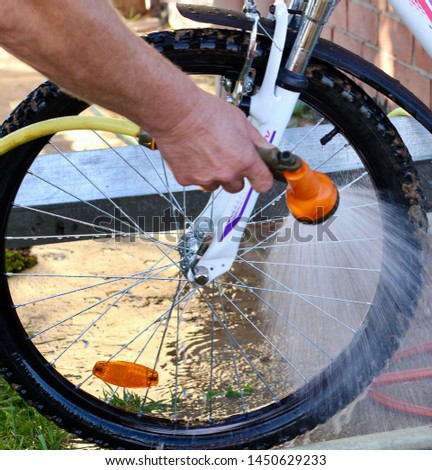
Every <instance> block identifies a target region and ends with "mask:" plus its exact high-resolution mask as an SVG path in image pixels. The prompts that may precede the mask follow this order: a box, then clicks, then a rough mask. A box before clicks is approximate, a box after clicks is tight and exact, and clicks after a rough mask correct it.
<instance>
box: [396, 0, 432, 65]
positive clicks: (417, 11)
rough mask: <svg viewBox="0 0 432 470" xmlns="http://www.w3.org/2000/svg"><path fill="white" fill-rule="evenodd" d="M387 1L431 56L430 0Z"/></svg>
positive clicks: (431, 13) (431, 26) (431, 18)
mask: <svg viewBox="0 0 432 470" xmlns="http://www.w3.org/2000/svg"><path fill="white" fill-rule="evenodd" d="M389 3H390V5H391V6H392V7H393V8H394V9H395V10H396V12H397V13H398V15H399V16H400V18H401V20H402V21H403V22H404V23H405V25H406V26H407V27H408V29H409V30H410V31H411V32H412V34H413V35H414V36H415V37H416V38H417V39H418V41H419V42H420V44H421V45H422V46H423V48H424V50H425V51H426V52H427V53H428V55H429V56H430V57H432V1H431V0H389Z"/></svg>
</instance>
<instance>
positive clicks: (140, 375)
mask: <svg viewBox="0 0 432 470" xmlns="http://www.w3.org/2000/svg"><path fill="white" fill-rule="evenodd" d="M93 374H94V375H95V376H96V377H98V378H99V379H102V380H103V381H105V382H108V383H109V384H111V385H117V386H119V387H125V388H147V387H154V386H155V385H157V384H158V377H159V375H158V373H157V372H156V371H155V370H153V369H150V367H146V366H142V365H140V364H135V363H133V362H125V361H110V362H105V361H100V362H96V364H95V366H94V367H93Z"/></svg>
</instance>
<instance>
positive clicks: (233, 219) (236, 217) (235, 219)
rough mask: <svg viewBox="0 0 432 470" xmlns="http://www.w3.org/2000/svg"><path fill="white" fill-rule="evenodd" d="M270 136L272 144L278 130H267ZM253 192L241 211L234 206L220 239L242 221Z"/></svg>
mask: <svg viewBox="0 0 432 470" xmlns="http://www.w3.org/2000/svg"><path fill="white" fill-rule="evenodd" d="M268 137H270V138H269V139H268V141H269V142H270V143H271V144H272V143H273V141H274V139H275V137H276V131H273V133H270V131H267V134H266V136H265V138H268ZM252 192H253V188H250V189H249V192H248V194H247V196H246V200H245V202H244V203H243V206H242V207H241V209H240V211H237V210H235V209H236V208H234V211H233V213H232V214H231V216H230V219H229V221H228V223H227V224H226V226H225V228H224V231H223V233H222V236H221V238H220V240H219V241H220V242H221V241H223V240H225V238H226V237H227V236H228V235H229V234H230V233H231V232H232V231H233V230H234V227H235V226H236V225H237V224H238V223H239V222H240V220H241V218H242V217H243V214H244V212H245V210H246V207H247V205H248V202H249V200H250V197H251V195H252Z"/></svg>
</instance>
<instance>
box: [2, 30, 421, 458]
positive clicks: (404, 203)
mask: <svg viewBox="0 0 432 470" xmlns="http://www.w3.org/2000/svg"><path fill="white" fill-rule="evenodd" d="M150 41H151V42H153V43H154V44H155V46H156V47H157V48H158V49H159V50H160V51H161V52H162V53H164V54H165V55H166V56H167V57H168V58H169V59H170V60H172V61H173V62H175V63H176V64H178V65H179V66H181V67H182V68H183V69H184V70H185V71H186V72H188V73H191V74H197V75H199V76H198V77H197V79H200V80H201V82H202V83H203V84H204V85H205V86H206V87H208V88H211V87H213V88H214V89H218V87H219V82H220V77H223V78H224V80H222V81H223V83H224V84H226V83H228V80H233V79H235V78H236V76H237V75H238V73H239V71H240V68H241V65H242V60H243V57H244V47H245V46H244V44H245V40H244V35H243V33H239V32H233V31H223V32H222V31H213V30H204V31H192V30H189V31H187V32H186V31H185V32H184V33H183V34H181V33H178V32H177V33H176V34H174V33H157V34H155V35H154V36H151V37H150ZM262 41H263V42H262V43H260V49H259V52H260V56H259V57H258V58H257V59H256V61H255V63H254V65H255V66H256V68H257V83H258V84H259V81H260V79H261V78H262V71H263V69H264V65H265V61H266V58H267V55H268V44H267V43H266V41H265V40H262ZM307 76H308V78H309V81H310V86H309V88H308V89H307V90H306V91H305V92H304V93H303V94H302V97H301V100H302V107H301V115H300V116H299V115H296V116H295V118H296V119H297V121H296V123H295V124H296V125H297V124H298V123H299V122H300V123H301V124H302V125H303V127H300V128H297V127H295V128H290V129H288V130H287V133H286V145H287V147H288V148H290V149H295V152H296V153H297V154H299V155H300V156H302V157H304V158H305V159H306V160H307V161H308V162H309V163H310V164H311V166H312V167H315V168H319V170H320V171H323V172H327V173H329V174H331V176H332V178H333V179H334V181H335V182H336V183H337V184H338V186H339V192H340V196H341V203H340V207H339V210H338V212H337V213H336V215H335V216H334V217H333V218H332V219H330V220H329V221H328V222H327V223H326V224H324V225H321V226H314V227H310V226H304V225H299V224H297V223H295V222H294V221H293V219H292V217H290V214H289V213H288V210H287V208H286V206H285V203H284V198H283V195H284V190H285V188H284V186H283V185H282V184H280V183H275V185H274V188H273V190H272V191H271V192H270V193H269V194H266V195H263V196H261V198H260V200H259V202H258V204H257V206H256V209H255V211H254V213H253V216H252V218H251V220H250V223H249V225H248V228H247V231H246V233H245V236H244V237H243V239H242V243H241V245H240V250H239V253H238V256H237V258H236V260H235V263H234V265H233V268H232V269H231V270H230V271H229V272H228V273H226V274H225V275H223V276H222V277H220V278H218V279H217V280H216V281H215V282H213V283H211V284H210V285H208V286H206V287H204V288H203V287H200V286H197V285H194V284H191V283H190V282H188V281H187V279H186V276H185V273H184V268H183V265H182V261H183V260H184V259H185V258H186V257H187V255H188V252H187V251H185V249H184V246H185V244H186V241H185V233H186V230H187V227H188V224H189V223H190V222H191V221H192V220H193V219H194V217H196V215H197V214H199V212H200V210H201V209H202V208H203V207H204V205H205V204H207V203H209V204H212V203H213V202H214V200H215V199H217V194H215V195H212V196H208V195H205V194H203V193H200V192H198V191H194V190H193V188H183V187H180V186H179V185H178V184H177V183H176V182H175V180H174V179H173V178H172V176H171V175H170V173H169V170H168V168H167V167H166V166H165V165H164V163H163V160H162V159H161V157H160V155H159V154H157V152H149V151H147V150H145V149H143V148H141V147H139V146H136V145H133V146H131V145H129V143H130V142H129V141H127V140H125V139H124V138H123V137H122V136H121V135H120V136H115V135H114V136H113V135H108V134H105V133H98V132H92V131H85V132H83V131H80V132H79V133H74V132H73V133H66V134H57V135H55V136H54V137H53V138H52V139H50V140H49V141H48V140H47V139H39V140H37V141H33V142H28V143H26V144H25V145H22V146H20V147H19V148H17V149H15V150H13V151H11V152H9V153H8V154H6V155H4V156H3V157H2V158H1V159H0V174H1V185H0V187H1V190H0V203H1V205H2V207H3V208H4V209H3V211H2V217H1V225H0V233H1V237H0V238H1V240H2V250H1V258H2V259H1V263H2V264H1V265H2V267H3V274H2V277H1V286H0V289H1V291H0V292H1V308H0V351H1V357H2V363H3V372H4V375H5V377H6V378H7V380H8V381H9V382H10V383H12V384H13V385H14V387H15V388H16V389H17V390H18V392H19V393H21V395H22V396H23V397H24V398H26V399H28V400H29V401H31V403H32V404H33V405H34V406H36V407H37V409H39V410H40V411H41V412H42V413H44V414H45V415H47V416H48V417H50V418H51V419H53V420H54V421H55V422H56V423H58V424H59V425H60V426H62V427H64V428H66V429H68V430H70V431H72V432H74V433H76V434H77V435H79V436H81V437H83V438H85V439H87V440H92V441H94V442H96V443H97V444H98V445H101V446H111V447H118V448H135V449H139V448H165V449H218V448H245V447H250V448H265V447H270V446H272V445H275V444H276V443H278V442H280V441H283V440H287V439H290V438H293V437H295V436H296V435H298V434H300V433H302V432H305V431H306V430H308V429H311V428H313V427H314V426H316V425H317V424H319V423H322V422H324V421H325V420H326V419H328V418H329V417H330V416H332V415H333V414H335V413H336V412H337V411H338V410H340V409H341V408H343V407H344V406H346V405H347V404H348V403H350V402H351V401H352V400H353V399H354V398H355V397H356V396H358V395H359V394H360V393H361V392H362V391H363V390H364V388H365V387H366V386H367V385H368V384H369V383H370V382H371V381H372V379H373V378H374V377H375V376H376V375H377V374H378V372H379V371H380V370H381V369H382V368H383V367H384V365H385V363H386V360H387V359H388V358H389V357H390V356H391V354H392V353H393V351H394V350H395V349H396V347H397V344H398V340H397V338H398V337H400V336H402V335H403V333H404V332H405V330H406V328H407V324H408V319H409V317H410V316H411V315H412V312H413V310H414V308H415V303H416V299H417V297H418V295H419V291H420V288H421V277H422V256H421V255H422V243H421V234H422V233H423V231H424V220H425V218H424V212H423V208H422V197H421V192H420V188H419V185H418V180H417V176H416V172H415V170H414V167H413V164H412V162H411V160H410V157H409V154H408V152H407V150H406V148H405V146H404V145H403V142H402V141H401V140H400V138H399V137H398V135H397V133H396V132H395V130H394V128H393V127H392V126H391V124H390V123H389V121H388V120H387V118H386V117H385V115H383V114H382V113H381V111H380V110H379V109H377V108H376V106H375V105H374V104H373V102H372V101H371V100H370V99H369V98H368V97H367V96H366V95H365V94H364V93H363V92H362V91H361V90H360V89H359V88H358V87H357V86H356V85H355V84H354V83H353V82H352V81H351V80H350V79H349V78H347V77H345V76H343V75H341V74H340V73H339V72H338V71H336V70H334V69H331V68H329V67H327V66H325V65H324V64H321V63H312V64H311V66H310V67H309V68H308V72H307ZM215 77H217V79H216V78H215ZM84 108H86V105H84V104H83V103H82V102H79V101H78V100H75V99H73V98H70V97H69V96H67V95H65V94H64V93H62V92H60V91H59V90H58V89H57V88H56V87H54V86H53V85H51V84H44V85H42V86H41V87H40V88H39V89H38V90H36V91H35V92H34V93H33V94H32V95H31V96H30V97H29V98H28V99H27V100H26V101H24V102H23V103H22V104H21V105H20V106H19V107H18V108H17V109H16V110H15V112H14V113H13V114H12V116H11V118H10V119H9V120H8V121H7V122H6V123H5V124H4V126H3V133H8V132H10V131H11V130H13V129H15V128H19V127H23V126H25V125H28V124H29V123H31V122H36V121H40V120H44V119H47V118H53V117H58V116H61V115H65V114H78V113H80V112H81V111H82V110H83V109H84ZM313 144H315V147H313V146H312V145H313ZM323 148H324V150H323ZM22 247H25V248H26V249H27V248H29V247H31V253H32V254H33V255H34V256H36V257H37V260H38V263H37V264H36V265H35V266H34V267H32V268H31V269H27V270H22V271H20V266H15V267H14V266H13V263H11V256H12V257H13V254H14V251H13V250H14V249H17V248H22ZM14 268H15V269H14ZM13 271H18V272H13ZM401 272H402V273H405V275H404V277H403V279H404V282H403V283H401V281H400V273H401ZM407 273H408V274H409V275H408V276H407V275H406V274H407ZM117 360H121V361H127V362H128V363H133V364H135V363H138V364H141V365H145V366H147V367H149V368H151V369H154V370H156V371H157V372H158V374H159V384H158V385H157V386H155V387H150V388H146V389H142V388H141V389H140V388H138V389H124V388H120V387H117V386H115V385H112V384H111V385H110V384H108V383H106V382H104V381H102V380H100V379H99V378H97V377H96V376H95V375H94V374H92V369H93V367H94V365H95V364H96V363H97V362H98V361H109V362H114V361H117Z"/></svg>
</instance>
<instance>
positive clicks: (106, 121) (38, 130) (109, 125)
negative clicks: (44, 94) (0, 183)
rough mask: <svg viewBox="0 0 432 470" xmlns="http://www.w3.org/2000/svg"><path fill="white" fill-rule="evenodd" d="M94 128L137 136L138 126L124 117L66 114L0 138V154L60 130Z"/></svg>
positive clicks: (138, 132)
mask: <svg viewBox="0 0 432 470" xmlns="http://www.w3.org/2000/svg"><path fill="white" fill-rule="evenodd" d="M75 130H95V131H106V132H113V133H114V134H123V135H128V136H131V137H138V136H139V134H140V131H141V129H140V127H139V126H137V125H136V124H134V123H133V122H131V121H128V120H126V119H114V118H107V117H97V116H96V117H95V116H67V117H61V118H55V119H48V120H46V121H42V122H37V123H35V124H31V125H30V126H26V127H23V128H22V129H18V130H17V131H14V132H12V133H11V134H9V135H7V136H5V137H3V138H2V139H0V155H3V154H4V153H6V152H9V150H12V149H14V148H15V147H18V146H20V145H22V144H25V143H26V142H29V141H30V140H34V139H38V138H40V137H45V136H48V135H52V134H56V133H57V132H62V131H75Z"/></svg>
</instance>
